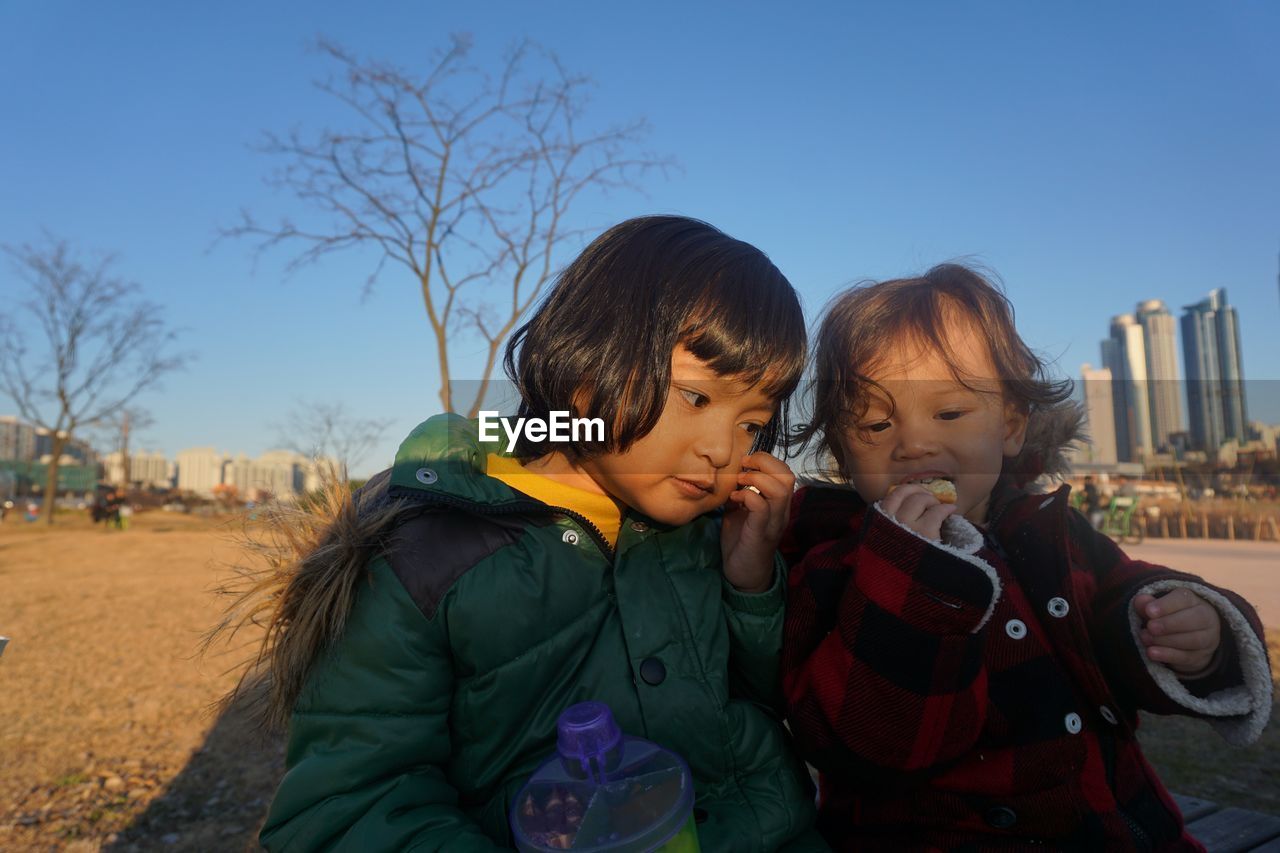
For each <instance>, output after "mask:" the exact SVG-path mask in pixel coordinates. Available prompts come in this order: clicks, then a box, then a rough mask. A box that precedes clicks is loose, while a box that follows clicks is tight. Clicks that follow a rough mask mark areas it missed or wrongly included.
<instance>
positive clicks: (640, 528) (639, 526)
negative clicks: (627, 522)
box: [631, 521, 649, 533]
mask: <svg viewBox="0 0 1280 853" xmlns="http://www.w3.org/2000/svg"><path fill="white" fill-rule="evenodd" d="M631 529H632V530H634V531H635V532H636V533H644V532H645V531H646V530H648V529H649V525H647V524H645V523H644V522H643V521H633V522H631Z"/></svg>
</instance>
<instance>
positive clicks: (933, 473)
mask: <svg viewBox="0 0 1280 853" xmlns="http://www.w3.org/2000/svg"><path fill="white" fill-rule="evenodd" d="M948 326H949V328H948V330H947V341H948V342H950V344H951V345H952V347H953V348H954V358H955V361H956V366H957V367H958V368H959V370H960V373H961V375H963V376H964V377H965V379H966V382H967V384H968V386H971V387H966V385H965V384H961V383H960V382H958V381H957V380H956V378H955V376H954V375H953V373H952V370H951V367H950V366H948V364H947V362H946V360H945V359H944V358H943V357H942V356H941V355H940V354H939V353H937V352H935V351H934V350H933V349H932V348H929V347H925V346H921V345H918V344H912V345H909V346H907V347H905V348H903V349H902V350H900V351H899V352H896V353H894V354H892V355H889V356H887V357H886V358H885V360H884V361H883V362H882V363H881V364H879V365H877V366H875V367H874V368H873V369H872V370H870V371H869V372H870V375H871V378H872V379H874V380H875V381H876V382H877V383H878V384H879V385H881V386H882V387H883V388H884V389H885V390H886V391H887V392H888V393H889V394H890V395H892V397H893V401H892V405H891V404H890V402H889V400H887V399H885V398H884V396H883V395H881V394H879V393H876V392H875V391H874V390H873V396H872V398H871V400H870V407H869V408H868V409H867V412H866V414H865V415H863V417H862V418H861V419H860V420H859V422H858V423H857V424H856V425H855V426H854V427H853V428H852V429H850V430H849V431H848V432H847V433H846V434H845V436H844V438H843V441H842V442H841V447H842V449H843V451H844V462H845V467H846V468H847V469H848V471H849V474H850V479H851V481H852V483H853V486H854V488H856V489H857V490H858V494H860V495H861V496H862V497H863V499H864V500H866V501H867V502H869V503H870V502H874V501H878V500H880V499H881V498H883V497H884V496H885V495H886V494H887V493H888V491H889V489H890V488H891V487H893V486H896V485H898V484H900V483H906V482H910V481H912V480H916V479H924V478H927V477H933V478H944V479H948V480H951V481H952V482H954V483H955V485H956V505H957V510H958V512H959V513H960V514H962V515H964V516H965V518H967V519H969V520H970V521H972V522H973V523H975V524H985V523H986V520H987V507H988V504H989V501H990V498H991V490H992V489H993V488H994V487H995V484H996V480H997V479H998V478H999V476H1000V469H1001V467H1002V465H1003V462H1004V458H1005V457H1006V456H1016V455H1017V453H1018V451H1019V450H1021V449H1022V442H1023V438H1024V436H1025V433H1026V417H1025V415H1023V414H1022V413H1020V412H1019V411H1018V410H1017V407H1015V406H1014V405H1012V404H1009V403H1006V402H1004V400H1003V398H1002V395H1001V389H1000V383H999V381H998V377H997V376H996V370H995V366H994V365H993V364H992V361H991V354H990V351H989V350H988V348H987V345H986V343H985V341H984V340H983V338H982V337H981V335H980V334H979V333H978V332H977V330H975V329H974V328H972V325H971V324H968V323H960V322H951V323H949V324H948ZM975 389H976V390H975Z"/></svg>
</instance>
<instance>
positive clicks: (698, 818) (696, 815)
mask: <svg viewBox="0 0 1280 853" xmlns="http://www.w3.org/2000/svg"><path fill="white" fill-rule="evenodd" d="M709 817H711V815H709V814H707V810H706V809H704V808H695V809H694V810H693V822H694V823H706V822H707V818H709Z"/></svg>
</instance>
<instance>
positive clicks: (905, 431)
mask: <svg viewBox="0 0 1280 853" xmlns="http://www.w3.org/2000/svg"><path fill="white" fill-rule="evenodd" d="M937 450H938V445H937V442H936V441H935V440H934V437H933V430H932V429H931V428H930V426H929V424H927V423H919V422H907V421H904V422H903V423H902V424H901V425H900V426H899V428H898V441H897V444H895V445H894V448H893V454H894V456H895V457H896V458H898V459H916V458H919V457H921V456H928V455H930V454H932V453H936V452H937Z"/></svg>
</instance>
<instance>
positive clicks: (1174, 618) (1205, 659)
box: [1133, 587, 1222, 678]
mask: <svg viewBox="0 0 1280 853" xmlns="http://www.w3.org/2000/svg"><path fill="white" fill-rule="evenodd" d="M1133 607H1134V609H1135V610H1136V611H1137V612H1138V616H1139V617H1140V618H1141V619H1142V620H1143V621H1144V622H1145V623H1146V624H1145V625H1143V627H1142V633H1141V634H1140V637H1141V639H1142V645H1144V646H1146V649H1147V657H1149V658H1150V659H1151V660H1153V661H1155V662H1156V663H1162V664H1164V665H1165V666H1167V667H1169V669H1172V670H1173V671H1174V672H1176V673H1177V674H1178V676H1179V677H1180V678H1194V677H1196V676H1198V675H1202V674H1204V670H1206V669H1207V668H1208V667H1209V665H1210V663H1212V662H1213V656H1214V654H1215V653H1216V652H1217V651H1218V645H1219V643H1221V642H1222V623H1221V620H1220V619H1219V617H1218V611H1217V609H1216V608H1215V607H1214V606H1213V605H1212V604H1210V603H1209V602H1207V601H1205V600H1204V599H1203V598H1201V597H1200V596H1198V595H1196V594H1195V593H1194V592H1192V591H1191V590H1189V589H1187V588H1186V587H1181V588H1179V589H1175V590H1172V591H1170V592H1168V593H1165V594H1164V595H1162V596H1160V597H1159V598H1156V597H1154V596H1151V595H1136V596H1134V598H1133Z"/></svg>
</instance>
